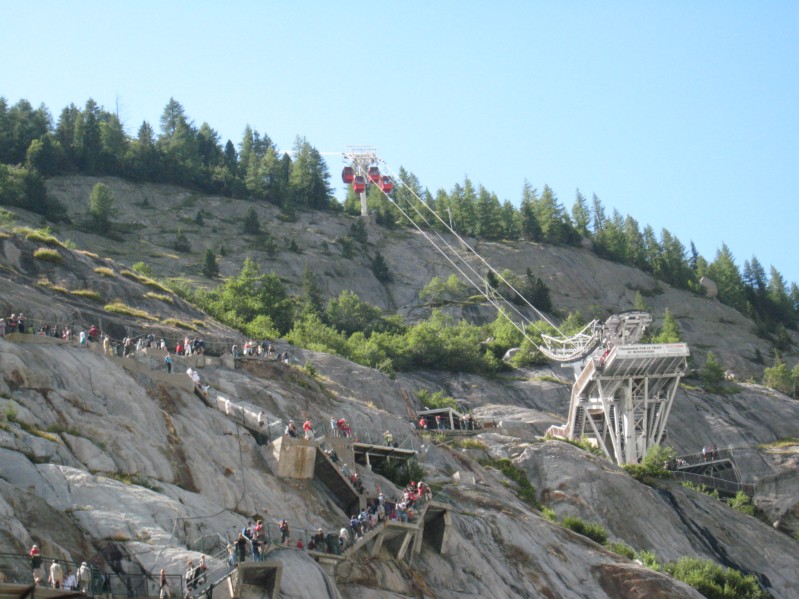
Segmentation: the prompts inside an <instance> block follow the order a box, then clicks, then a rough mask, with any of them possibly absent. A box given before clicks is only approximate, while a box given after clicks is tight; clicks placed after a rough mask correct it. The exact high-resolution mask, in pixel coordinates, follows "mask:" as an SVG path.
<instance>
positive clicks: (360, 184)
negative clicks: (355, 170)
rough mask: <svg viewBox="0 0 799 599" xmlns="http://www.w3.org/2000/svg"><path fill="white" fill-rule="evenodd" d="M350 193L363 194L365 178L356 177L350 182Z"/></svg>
mask: <svg viewBox="0 0 799 599" xmlns="http://www.w3.org/2000/svg"><path fill="white" fill-rule="evenodd" d="M352 191H354V192H355V193H363V192H364V191H366V177H363V176H361V175H358V176H357V177H355V178H354V179H353V180H352Z"/></svg>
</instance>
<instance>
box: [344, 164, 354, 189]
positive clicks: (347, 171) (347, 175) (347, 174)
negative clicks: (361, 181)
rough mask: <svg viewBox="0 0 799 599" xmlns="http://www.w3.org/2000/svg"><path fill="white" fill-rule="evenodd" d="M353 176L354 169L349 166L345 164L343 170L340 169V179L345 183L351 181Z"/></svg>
mask: <svg viewBox="0 0 799 599" xmlns="http://www.w3.org/2000/svg"><path fill="white" fill-rule="evenodd" d="M354 178H355V170H354V169H353V168H352V167H351V166H345V167H344V170H343V171H341V180H342V181H344V183H346V184H347V185H349V184H350V183H352V180H353V179H354Z"/></svg>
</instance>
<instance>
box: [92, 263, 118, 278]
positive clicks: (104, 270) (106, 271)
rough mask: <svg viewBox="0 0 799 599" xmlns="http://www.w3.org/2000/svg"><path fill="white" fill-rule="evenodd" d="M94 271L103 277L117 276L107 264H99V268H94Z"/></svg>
mask: <svg viewBox="0 0 799 599" xmlns="http://www.w3.org/2000/svg"><path fill="white" fill-rule="evenodd" d="M94 272H96V273H97V274H98V275H100V276H103V277H113V276H115V274H114V271H113V269H111V268H108V267H107V266H98V267H97V268H95V269H94Z"/></svg>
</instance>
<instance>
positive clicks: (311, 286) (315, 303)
mask: <svg viewBox="0 0 799 599" xmlns="http://www.w3.org/2000/svg"><path fill="white" fill-rule="evenodd" d="M323 311H324V300H323V297H322V289H321V287H320V285H319V275H318V274H316V272H315V271H313V270H312V269H311V267H310V266H308V265H307V264H306V265H305V266H304V267H303V269H302V314H308V313H313V314H318V315H321V314H322V313H323Z"/></svg>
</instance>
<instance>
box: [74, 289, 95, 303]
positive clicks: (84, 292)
mask: <svg viewBox="0 0 799 599" xmlns="http://www.w3.org/2000/svg"><path fill="white" fill-rule="evenodd" d="M70 293H71V294H72V295H77V296H78V297H85V298H86V299H90V300H93V301H95V302H101V301H103V298H102V296H101V295H100V294H99V293H97V292H96V291H95V290H94V289H73V290H72V291H70Z"/></svg>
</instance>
